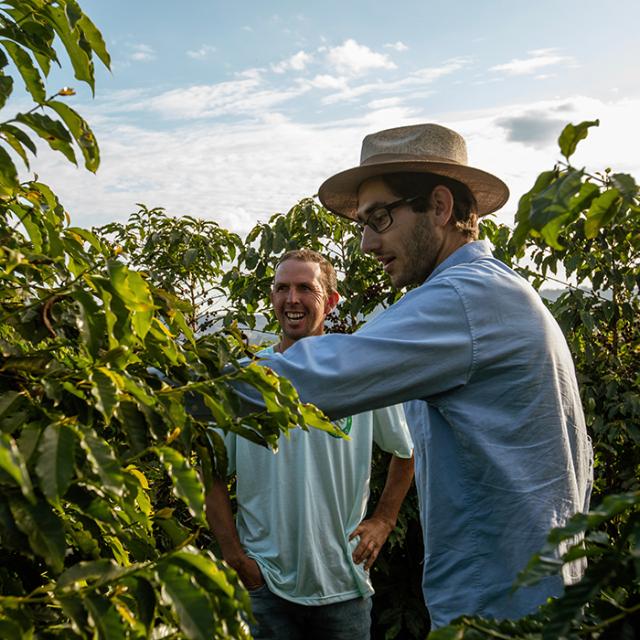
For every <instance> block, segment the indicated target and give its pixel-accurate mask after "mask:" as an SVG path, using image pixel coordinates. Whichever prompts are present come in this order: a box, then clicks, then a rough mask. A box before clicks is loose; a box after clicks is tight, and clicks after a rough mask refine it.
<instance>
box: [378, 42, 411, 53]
mask: <svg viewBox="0 0 640 640" xmlns="http://www.w3.org/2000/svg"><path fill="white" fill-rule="evenodd" d="M384 47H385V49H393V50H394V51H406V50H407V49H408V48H409V47H407V45H406V44H405V43H404V42H400V40H398V41H397V42H389V43H387V44H385V45H384Z"/></svg>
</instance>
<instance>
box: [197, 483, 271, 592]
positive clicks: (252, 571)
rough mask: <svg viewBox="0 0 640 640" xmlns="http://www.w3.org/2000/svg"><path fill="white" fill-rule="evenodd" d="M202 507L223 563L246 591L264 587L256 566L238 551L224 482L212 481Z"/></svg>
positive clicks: (241, 551)
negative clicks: (204, 509)
mask: <svg viewBox="0 0 640 640" xmlns="http://www.w3.org/2000/svg"><path fill="white" fill-rule="evenodd" d="M205 503H206V506H207V521H208V522H209V527H210V528H211V531H213V535H214V536H215V538H216V540H217V541H218V544H219V545H220V550H221V551H222V557H223V558H224V560H225V562H226V563H227V564H228V565H230V566H231V567H233V568H234V569H235V570H236V571H237V572H238V575H239V576H240V579H241V580H242V582H243V583H244V586H245V587H246V588H247V589H249V590H251V589H257V588H258V587H260V586H261V585H263V584H264V579H263V577H262V572H261V571H260V567H259V566H258V564H257V562H256V561H255V560H254V559H253V558H250V557H249V556H248V555H247V554H246V552H245V550H244V549H243V547H242V544H241V542H240V536H239V535H238V530H237V529H236V523H235V520H234V518H233V510H232V509H231V500H230V499H229V491H228V489H227V484H226V482H225V481H224V480H221V479H220V478H216V479H214V481H213V485H212V487H211V490H210V491H209V493H208V494H207V497H206V499H205Z"/></svg>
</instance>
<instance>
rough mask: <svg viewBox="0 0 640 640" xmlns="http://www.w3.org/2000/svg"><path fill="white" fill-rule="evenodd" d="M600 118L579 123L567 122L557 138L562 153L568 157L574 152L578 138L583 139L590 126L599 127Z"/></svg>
mask: <svg viewBox="0 0 640 640" xmlns="http://www.w3.org/2000/svg"><path fill="white" fill-rule="evenodd" d="M599 126H600V120H588V121H584V122H581V123H580V124H577V125H574V124H568V125H567V126H566V127H565V128H564V129H563V130H562V133H561V134H560V137H559V138H558V145H559V146H560V151H561V152H562V155H563V156H564V157H565V158H567V159H569V158H570V157H571V156H572V155H573V154H574V152H575V150H576V148H577V146H578V143H579V142H580V140H584V139H585V138H586V137H587V135H588V134H589V129H590V128H591V127H599Z"/></svg>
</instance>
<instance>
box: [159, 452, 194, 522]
mask: <svg viewBox="0 0 640 640" xmlns="http://www.w3.org/2000/svg"><path fill="white" fill-rule="evenodd" d="M156 451H157V453H158V457H159V458H160V461H161V462H162V464H163V465H164V468H165V469H166V470H167V475H168V476H169V478H170V480H171V483H172V485H173V491H174V493H175V495H176V497H178V498H180V499H181V500H182V501H183V502H184V503H185V504H186V505H187V507H189V511H190V512H191V514H192V515H193V516H194V517H195V518H197V519H198V520H202V519H203V514H204V492H203V489H202V484H201V483H200V479H199V478H198V474H197V473H196V472H195V470H194V469H193V467H192V466H191V465H189V463H188V462H187V460H186V459H185V457H184V456H183V455H182V454H181V453H179V452H178V451H176V450H175V449H172V448H170V447H157V448H156Z"/></svg>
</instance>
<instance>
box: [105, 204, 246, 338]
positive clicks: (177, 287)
mask: <svg viewBox="0 0 640 640" xmlns="http://www.w3.org/2000/svg"><path fill="white" fill-rule="evenodd" d="M139 206H140V209H139V211H137V212H136V213H133V214H132V215H131V216H129V219H128V221H127V223H126V224H121V223H117V222H113V223H110V224H108V225H105V226H103V227H101V228H99V229H97V230H96V232H97V233H98V234H99V235H100V236H102V237H104V238H108V239H109V240H110V242H111V243H112V244H113V245H114V248H115V251H116V252H118V253H119V254H120V255H121V258H122V259H124V260H125V261H126V262H127V263H128V264H129V265H130V266H131V267H133V268H135V269H137V270H141V271H143V272H144V274H145V278H146V279H147V280H148V281H149V282H151V283H153V284H154V285H155V286H156V287H159V288H161V289H164V290H165V291H168V292H170V293H172V294H174V295H176V296H178V297H179V298H181V299H183V300H188V301H189V302H190V304H191V308H190V309H189V310H188V312H187V322H188V324H189V326H190V327H191V328H192V329H193V330H196V329H199V330H200V331H206V330H208V329H210V328H211V327H212V326H213V324H214V323H215V320H216V314H217V313H218V311H217V309H218V308H219V307H220V305H221V303H224V302H226V298H225V296H224V293H225V292H224V290H223V289H222V287H221V285H220V284H219V280H220V278H221V277H222V275H223V274H224V272H225V268H226V267H227V266H228V265H229V264H230V263H231V262H232V261H233V260H234V259H235V257H236V254H237V253H238V252H239V251H240V250H241V249H242V247H243V244H242V241H241V239H240V237H239V236H238V235H237V234H235V233H233V232H231V231H227V230H226V229H223V228H222V227H220V225H218V223H217V222H214V221H213V220H203V219H201V218H193V217H191V216H181V217H179V218H173V217H170V216H168V215H167V214H166V213H165V212H164V209H161V208H158V207H156V208H153V209H149V208H147V207H145V206H144V205H139Z"/></svg>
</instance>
